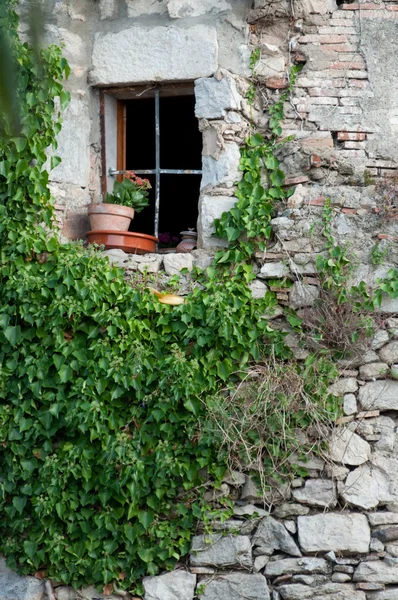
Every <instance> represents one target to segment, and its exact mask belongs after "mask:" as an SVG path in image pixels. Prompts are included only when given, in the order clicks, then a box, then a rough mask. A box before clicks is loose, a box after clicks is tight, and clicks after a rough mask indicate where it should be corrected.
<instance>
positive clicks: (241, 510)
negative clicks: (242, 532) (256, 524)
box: [234, 504, 268, 517]
mask: <svg viewBox="0 0 398 600" xmlns="http://www.w3.org/2000/svg"><path fill="white" fill-rule="evenodd" d="M234 515H236V516H237V517H239V516H242V517H243V516H248V517H251V516H253V515H258V516H259V517H266V516H267V515H268V512H267V511H266V510H264V509H263V508H259V507H258V506H254V504H245V505H244V506H238V505H237V504H235V506H234Z"/></svg>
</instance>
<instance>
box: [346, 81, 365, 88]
mask: <svg viewBox="0 0 398 600" xmlns="http://www.w3.org/2000/svg"><path fill="white" fill-rule="evenodd" d="M349 84H350V87H356V88H362V89H365V88H368V87H369V81H367V80H366V79H351V80H350V81H349Z"/></svg>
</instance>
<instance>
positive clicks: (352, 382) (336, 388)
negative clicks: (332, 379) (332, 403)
mask: <svg viewBox="0 0 398 600" xmlns="http://www.w3.org/2000/svg"><path fill="white" fill-rule="evenodd" d="M357 389H358V382H357V380H356V378H355V377H342V378H341V379H339V380H338V381H336V383H333V385H331V386H330V387H329V388H328V392H329V394H333V395H334V396H342V395H343V394H352V393H353V392H356V391H357Z"/></svg>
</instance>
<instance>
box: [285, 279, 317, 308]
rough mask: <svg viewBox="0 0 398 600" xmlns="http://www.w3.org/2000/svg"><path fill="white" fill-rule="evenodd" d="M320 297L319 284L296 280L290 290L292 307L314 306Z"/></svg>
mask: <svg viewBox="0 0 398 600" xmlns="http://www.w3.org/2000/svg"><path fill="white" fill-rule="evenodd" d="M318 297H319V289H318V287H317V286H315V285H307V284H306V283H301V281H296V282H295V283H294V284H293V287H292V289H291V292H290V298H289V305H290V306H291V307H292V308H302V307H303V306H312V305H313V304H314V302H315V300H316V299H317V298H318Z"/></svg>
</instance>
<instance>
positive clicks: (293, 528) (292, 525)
mask: <svg viewBox="0 0 398 600" xmlns="http://www.w3.org/2000/svg"><path fill="white" fill-rule="evenodd" d="M283 524H284V526H285V527H286V529H287V530H288V532H289V533H292V534H293V535H294V534H295V533H297V525H296V521H293V520H292V521H286V520H285V521H283Z"/></svg>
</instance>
